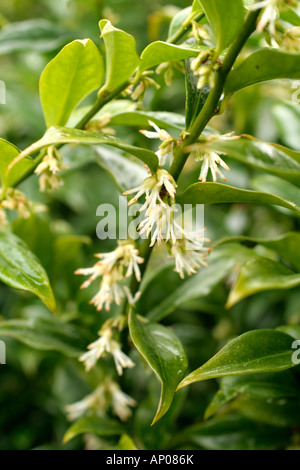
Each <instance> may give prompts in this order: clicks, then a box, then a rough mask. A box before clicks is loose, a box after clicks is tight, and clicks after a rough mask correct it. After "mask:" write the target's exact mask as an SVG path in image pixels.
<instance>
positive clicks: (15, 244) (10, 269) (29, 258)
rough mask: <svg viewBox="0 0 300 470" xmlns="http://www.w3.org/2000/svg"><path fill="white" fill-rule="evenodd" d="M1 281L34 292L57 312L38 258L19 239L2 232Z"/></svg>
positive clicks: (47, 280)
mask: <svg viewBox="0 0 300 470" xmlns="http://www.w3.org/2000/svg"><path fill="white" fill-rule="evenodd" d="M0 280H1V281H2V282H4V283H5V284H7V285H9V286H10V287H13V288H15V289H20V290H24V291H28V292H32V293H33V294H35V295H37V296H38V297H39V298H40V299H41V300H42V301H43V302H44V304H45V305H46V306H47V307H48V308H49V310H51V311H52V312H54V311H55V299H54V296H53V292H52V289H51V287H50V283H49V279H48V276H47V274H46V272H45V270H44V268H43V267H42V266H41V264H40V262H39V260H38V259H37V258H36V256H35V255H34V254H33V253H32V252H31V251H30V250H29V248H28V247H27V246H26V245H25V243H24V242H23V241H22V240H20V239H19V238H18V237H16V236H15V235H13V234H12V233H8V232H2V231H1V232H0Z"/></svg>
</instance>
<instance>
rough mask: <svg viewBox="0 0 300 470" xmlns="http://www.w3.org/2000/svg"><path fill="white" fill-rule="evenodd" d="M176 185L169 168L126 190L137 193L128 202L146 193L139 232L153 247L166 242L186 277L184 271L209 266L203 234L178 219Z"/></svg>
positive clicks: (193, 271)
mask: <svg viewBox="0 0 300 470" xmlns="http://www.w3.org/2000/svg"><path fill="white" fill-rule="evenodd" d="M176 187H177V184H176V182H175V181H174V179H173V177H172V176H171V175H170V174H169V173H168V172H167V171H166V170H162V169H159V170H158V171H157V172H156V173H155V174H154V175H153V176H151V177H149V178H147V179H146V180H145V181H144V182H143V184H142V185H141V186H139V187H137V188H134V189H132V190H129V191H126V193H125V194H132V193H136V196H135V197H134V198H133V199H131V200H130V201H129V205H131V204H134V203H136V202H137V200H138V199H139V198H140V197H141V196H143V195H145V199H146V201H145V203H144V205H143V206H142V208H141V211H145V217H144V220H143V221H142V222H141V223H140V226H139V231H140V234H143V233H146V235H147V237H150V239H151V243H150V246H153V245H154V244H155V243H157V244H158V245H160V244H161V242H162V241H164V242H165V243H166V244H167V248H168V249H169V252H170V255H171V256H172V257H174V258H175V271H176V272H178V273H179V275H180V276H181V277H182V278H183V277H184V270H185V271H186V272H187V273H188V275H191V274H193V273H195V272H196V270H197V269H201V267H202V266H207V264H206V262H205V257H206V256H207V253H206V252H207V249H206V248H204V246H203V244H204V241H207V240H206V239H203V236H202V234H201V235H200V234H199V233H196V232H187V231H186V230H185V229H184V228H183V227H182V226H181V225H180V224H179V223H178V222H177V221H176V212H177V207H176V204H175V203H174V202H175V194H176Z"/></svg>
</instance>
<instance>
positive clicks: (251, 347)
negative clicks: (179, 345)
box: [178, 330, 294, 388]
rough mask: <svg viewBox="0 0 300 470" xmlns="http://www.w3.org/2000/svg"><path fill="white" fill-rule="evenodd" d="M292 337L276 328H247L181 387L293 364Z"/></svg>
mask: <svg viewBox="0 0 300 470" xmlns="http://www.w3.org/2000/svg"><path fill="white" fill-rule="evenodd" d="M292 342H293V339H292V338H291V336H289V335H287V334H285V333H281V332H280V331H276V330H254V331H248V332H247V333H244V334H243V335H241V336H238V337H237V338H235V339H233V340H232V341H230V342H229V343H228V344H227V345H226V346H225V347H224V348H223V349H221V351H219V352H218V353H217V354H216V355H215V356H214V357H212V358H211V359H210V360H209V361H208V362H206V363H205V364H204V365H203V366H201V367H199V369H197V370H195V371H193V372H192V373H191V374H189V375H188V376H187V377H186V378H185V379H184V380H183V381H182V382H181V383H180V384H179V387H178V388H182V387H186V386H187V385H190V384H191V383H194V382H200V381H202V380H208V379H214V378H217V377H225V376H230V375H240V374H254V373H258V372H260V373H261V372H278V371H281V370H285V369H289V368H291V367H294V364H293V362H292V352H293V350H292V349H291V348H292Z"/></svg>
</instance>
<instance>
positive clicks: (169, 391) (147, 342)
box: [129, 311, 187, 424]
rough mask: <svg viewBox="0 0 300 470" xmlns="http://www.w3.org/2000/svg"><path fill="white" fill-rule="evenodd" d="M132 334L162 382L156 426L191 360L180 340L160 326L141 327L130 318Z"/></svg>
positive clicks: (133, 317) (152, 324)
mask: <svg viewBox="0 0 300 470" xmlns="http://www.w3.org/2000/svg"><path fill="white" fill-rule="evenodd" d="M129 331H130V335H131V338H132V341H133V342H134V345H135V347H136V348H137V350H138V351H139V352H140V354H141V355H142V356H143V357H144V359H145V360H146V361H147V362H148V364H149V366H150V367H151V368H152V369H153V371H154V372H155V374H156V375H157V377H158V379H159V381H160V382H161V396H160V401H159V405H158V409H157V412H156V415H155V417H154V419H153V422H152V424H154V423H156V422H157V421H158V420H159V419H160V418H162V417H163V416H164V415H165V414H166V412H167V411H168V409H169V408H170V406H171V404H172V401H173V397H174V393H175V390H176V387H177V385H178V384H179V382H180V380H181V379H182V377H183V376H184V373H185V371H186V368H187V357H186V354H185V351H184V349H183V346H182V344H181V342H180V340H179V339H178V338H177V336H176V335H175V334H174V333H172V332H171V331H170V330H169V329H168V328H166V327H164V326H162V325H158V324H156V323H141V322H140V321H139V320H138V319H137V316H136V314H135V313H134V312H133V311H131V312H130V314H129Z"/></svg>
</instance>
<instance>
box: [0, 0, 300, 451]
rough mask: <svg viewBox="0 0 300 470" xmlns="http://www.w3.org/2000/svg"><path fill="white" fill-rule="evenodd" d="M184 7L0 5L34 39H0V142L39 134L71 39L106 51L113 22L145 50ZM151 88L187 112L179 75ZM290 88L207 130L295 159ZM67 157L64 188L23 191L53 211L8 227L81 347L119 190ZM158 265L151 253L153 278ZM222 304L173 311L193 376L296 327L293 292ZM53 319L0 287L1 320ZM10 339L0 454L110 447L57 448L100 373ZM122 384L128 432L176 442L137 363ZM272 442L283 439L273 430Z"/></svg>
mask: <svg viewBox="0 0 300 470" xmlns="http://www.w3.org/2000/svg"><path fill="white" fill-rule="evenodd" d="M189 4H190V2H189V1H187V0H186V1H184V0H177V1H175V0H173V1H172V5H170V3H169V2H168V1H159V0H154V1H153V0H142V1H140V0H107V1H105V0H103V1H101V0H19V1H18V0H1V6H0V25H1V27H2V28H4V29H3V30H2V31H7V28H9V26H10V24H11V23H15V22H27V23H23V25H20V26H19V28H21V29H22V28H23V27H24V28H25V29H26V27H27V28H29V29H30V28H31V30H32V31H33V36H32V38H31V39H30V38H29V39H28V37H27V40H28V41H29V43H26V41H25V40H24V41H22V40H19V41H15V42H14V41H12V42H11V43H10V44H12V45H10V46H9V45H8V42H9V41H8V40H7V36H5V37H6V39H5V37H4V38H3V36H1V31H0V79H1V80H3V81H4V82H5V83H6V87H7V103H6V105H5V106H4V105H1V106H0V135H1V137H3V138H5V139H7V140H9V141H11V142H13V143H14V144H15V145H16V146H18V147H19V148H25V147H26V146H27V145H29V144H30V143H32V142H33V141H34V140H37V139H38V138H40V137H41V135H42V134H43V132H44V131H45V125H44V120H43V115H42V109H41V105H40V102H39V95H38V83H39V76H40V74H41V72H42V70H43V69H44V67H45V66H46V64H47V63H48V62H49V60H51V59H52V58H53V57H54V56H55V55H56V54H57V52H58V51H59V50H60V49H61V47H62V46H63V45H65V44H66V43H68V42H69V41H71V40H72V39H76V38H85V37H90V38H92V39H93V40H94V42H95V43H96V44H97V45H98V46H99V47H102V45H101V43H100V40H99V29H98V21H99V19H101V18H103V17H105V18H108V19H111V20H112V22H113V24H114V25H116V26H118V27H119V28H122V29H124V30H126V31H127V32H129V33H130V34H132V35H133V36H134V37H135V38H136V41H137V47H138V50H139V51H141V50H142V49H143V48H144V47H145V46H146V45H147V44H148V43H149V41H153V40H157V39H165V38H166V35H167V30H168V23H169V21H170V18H171V17H172V16H173V15H174V14H175V13H176V11H178V9H179V8H184V7H186V6H189ZM41 20H42V21H41ZM28 22H29V23H28ZM32 22H33V23H32ZM19 31H20V30H19ZM18 34H19V37H22V34H21V35H20V33H18ZM158 81H159V82H160V83H161V88H160V89H159V90H152V89H151V90H150V91H149V92H148V93H147V95H146V98H145V102H144V105H145V107H146V108H148V109H151V110H164V111H166V110H167V111H174V112H177V113H182V114H184V104H185V89H184V78H183V77H182V76H181V75H180V74H179V73H178V75H176V76H175V80H174V83H173V85H172V86H171V87H166V86H164V84H163V83H162V80H161V79H160V78H159V79H158ZM296 86H297V84H296ZM294 91H295V90H294V89H293V84H292V83H291V82H286V81H281V82H276V83H275V82H274V83H272V84H265V85H260V86H254V87H249V88H247V89H246V90H243V91H241V92H239V93H238V94H237V95H236V97H235V99H234V100H232V101H231V102H230V104H229V107H228V110H227V111H226V113H225V114H224V115H223V116H222V117H220V118H217V119H216V120H215V121H214V125H215V126H216V127H217V128H218V129H219V130H220V131H222V132H228V131H232V130H233V129H235V131H236V132H237V133H252V134H253V135H254V136H256V137H258V138H261V139H262V140H266V141H273V142H278V143H282V144H284V145H288V146H290V147H291V148H294V149H296V150H299V148H300V128H299V122H300V119H299V118H300V111H299V105H298V104H297V103H293V101H292V94H293V92H294ZM90 99H92V98H90ZM117 132H118V134H119V135H121V136H122V137H123V138H124V139H126V140H127V141H128V142H131V143H134V144H136V145H139V144H140V145H144V146H145V145H148V144H149V143H148V142H147V141H146V140H145V138H144V137H143V136H141V135H140V134H138V132H137V130H136V129H135V128H119V129H117ZM64 155H65V158H66V161H67V162H68V164H69V170H67V171H66V172H65V177H64V180H65V184H64V186H63V187H62V188H61V189H59V190H58V191H56V192H55V193H53V194H48V195H41V194H40V193H39V191H38V179H37V177H36V176H32V177H31V178H29V180H28V181H26V182H25V183H23V184H22V186H21V188H20V189H21V190H23V191H24V192H25V193H26V195H27V196H28V197H30V198H31V199H32V200H34V201H35V202H42V203H45V204H47V206H48V208H49V210H48V212H45V213H41V214H37V215H36V216H34V217H31V218H30V219H28V220H12V223H13V231H14V233H16V234H17V235H18V236H19V237H21V238H22V239H23V240H25V241H26V243H27V244H28V245H29V247H30V249H31V250H32V251H33V252H35V253H36V254H37V256H38V257H39V259H40V260H41V262H42V264H43V266H44V267H45V268H46V270H47V272H48V273H49V277H50V280H51V283H52V286H53V288H54V292H55V295H56V298H57V300H58V307H59V308H58V313H57V315H58V316H59V319H60V321H62V322H63V323H67V322H72V323H73V324H74V325H75V326H80V328H81V331H84V332H85V333H84V335H82V336H81V338H80V341H81V342H82V349H83V350H84V348H85V347H86V345H87V344H88V342H90V341H92V340H93V339H95V336H96V333H97V331H98V329H99V327H100V325H101V324H102V322H103V321H104V319H105V318H106V317H105V315H106V314H102V313H101V315H99V314H98V315H96V314H95V311H94V308H93V307H90V306H89V305H88V301H89V299H90V292H85V291H79V286H80V279H78V278H76V277H75V276H74V275H73V272H74V270H75V269H76V268H78V267H80V266H88V265H89V264H91V261H92V255H93V253H94V252H97V251H100V252H103V251H106V250H108V249H110V248H114V242H113V241H108V242H101V241H99V240H97V238H96V234H95V228H96V224H97V221H98V220H97V217H96V208H97V206H98V205H99V204H101V203H105V202H107V201H110V202H111V201H113V202H115V203H116V205H117V197H118V192H117V189H116V188H115V186H114V184H113V182H112V181H111V180H110V179H109V178H108V177H107V175H106V173H104V171H103V170H102V169H101V168H100V166H98V165H97V163H96V162H95V159H94V153H93V151H92V150H90V149H87V148H85V149H82V148H76V149H74V148H70V149H66V150H65V154H64ZM230 166H231V169H232V171H231V173H230V175H229V183H232V184H234V185H237V186H240V187H243V188H249V187H252V188H256V189H261V188H263V187H265V185H266V184H267V183H268V181H269V183H270V184H271V182H270V179H269V180H268V177H267V176H265V175H264V174H262V173H261V174H259V173H258V172H256V171H255V170H252V169H249V168H246V167H244V166H242V165H241V164H238V163H237V162H231V164H230ZM198 171H199V168H198V167H197V166H196V165H195V164H193V163H190V164H189V165H188V166H187V172H186V174H185V176H184V177H183V178H182V180H181V182H180V184H181V185H182V186H183V185H186V184H187V183H189V182H193V181H196V180H197V178H198ZM205 225H206V226H207V233H208V236H209V238H211V240H212V241H214V240H216V239H217V238H219V237H220V236H224V235H250V236H251V235H252V236H256V237H259V236H262V237H266V236H270V237H272V236H276V235H281V234H283V233H285V232H287V231H292V230H297V229H299V221H297V220H296V218H294V217H293V216H291V214H290V213H289V212H288V211H286V210H284V209H279V208H275V207H268V208H267V207H256V206H255V207H252V206H245V205H240V204H233V205H222V206H215V207H211V206H210V207H209V208H208V209H206V212H205ZM159 260H160V254H159V253H157V254H156V257H154V260H153V262H152V265H153V266H152V269H154V268H155V265H156V264H159ZM165 282H166V281H165ZM163 295H164V292H161V289H159V284H157V285H156V286H154V288H153V294H152V295H151V298H149V299H148V302H149V304H150V303H151V302H152V304H153V305H154V304H155V302H156V301H158V299H159V298H161V297H162V296H163ZM226 295H227V288H226V283H224V284H221V285H219V286H218V287H217V288H215V289H214V291H213V292H211V293H210V294H209V295H208V296H207V297H205V298H202V299H200V300H199V301H197V302H194V303H193V304H191V305H186V306H185V307H184V308H181V309H178V310H177V311H176V312H174V313H173V314H172V316H171V317H170V318H168V319H167V320H166V322H165V323H166V324H167V325H169V324H170V325H172V327H173V329H174V330H175V332H176V333H177V334H178V336H179V337H180V338H181V340H182V342H183V343H184V346H185V348H186V349H187V352H188V356H189V358H190V367H191V369H193V368H195V367H197V366H198V365H199V364H200V363H203V362H204V361H206V360H207V359H209V358H210V357H211V356H212V355H213V354H214V353H215V352H216V350H218V348H219V347H220V346H222V345H223V344H225V342H226V341H227V340H228V338H230V337H232V336H233V335H236V334H241V333H243V332H244V331H248V330H250V329H255V328H272V327H276V326H278V325H281V324H284V323H291V322H292V323H297V322H299V320H300V307H299V305H300V294H299V290H297V289H292V290H290V291H288V294H287V293H286V292H285V291H278V292H266V293H262V294H258V295H256V296H254V297H251V298H249V299H246V300H245V301H242V302H241V303H240V304H238V305H237V306H235V307H234V308H232V309H231V310H230V311H225V309H224V304H225V302H226ZM182 315H184V319H185V324H184V325H182V324H181V319H182ZM49 316H50V314H49V313H48V312H47V311H46V309H45V308H44V307H43V306H42V305H41V302H40V301H39V300H37V299H34V298H33V297H32V296H31V295H27V294H24V293H19V292H15V291H13V290H12V289H10V288H8V287H6V286H4V285H2V284H0V318H2V319H3V318H6V319H13V318H18V319H20V318H23V319H26V320H30V319H37V318H38V319H40V318H42V319H45V318H46V319H48V317H49ZM5 341H6V345H7V365H6V366H0V368H1V369H0V377H1V381H0V383H1V385H0V410H1V412H0V449H32V448H84V447H88V448H89V447H97V446H98V447H101V446H102V448H106V446H108V445H109V444H107V443H105V442H104V443H101V442H96V443H95V442H94V441H92V439H91V438H89V439H83V438H77V439H75V440H73V441H71V442H70V443H69V444H68V445H67V446H62V444H61V441H62V437H63V434H64V432H65V431H66V429H67V427H68V425H69V424H68V422H67V420H66V416H65V412H64V407H65V406H66V405H67V404H69V403H72V402H73V401H76V400H79V399H81V398H82V397H83V396H84V395H85V394H87V393H88V392H89V390H90V389H91V388H92V389H93V388H94V387H95V385H97V383H98V381H99V376H98V375H97V372H91V373H90V374H88V377H86V374H85V373H84V370H83V367H82V366H80V365H79V364H77V361H76V360H74V359H70V358H68V357H66V356H64V355H63V354H60V353H59V352H49V351H44V352H43V351H38V350H37V349H32V348H30V347H28V346H26V345H24V344H22V343H20V342H18V341H16V340H13V339H8V338H5ZM29 342H30V341H29ZM134 354H136V353H134ZM108 364H109V361H108ZM122 385H123V387H124V389H125V390H126V391H127V392H128V393H129V394H130V395H132V396H134V397H135V399H137V401H138V402H140V403H142V405H141V406H140V408H139V411H138V413H137V415H136V416H135V419H134V421H133V422H132V423H131V424H129V429H130V431H131V432H132V433H133V435H134V434H135V433H136V435H137V436H139V437H138V438H139V439H140V443H141V446H142V447H149V448H163V445H164V443H166V439H168V438H169V437H170V434H171V433H172V431H170V429H171V428H170V422H169V421H171V419H170V418H167V419H165V420H162V423H161V424H159V425H158V426H157V427H156V428H155V429H151V428H150V427H149V423H150V421H151V417H152V416H153V412H154V409H155V406H156V404H157V398H158V390H159V389H158V385H157V383H156V379H155V378H154V377H153V375H151V376H149V373H148V371H147V370H146V369H145V368H143V367H142V366H138V367H137V368H136V369H134V370H132V371H129V372H128V374H126V379H122ZM216 390H217V384H216V383H215V382H210V381H209V382H207V383H204V384H200V385H196V386H194V387H193V388H192V389H191V391H190V392H189V398H188V400H187V401H185V402H184V396H183V395H180V394H179V398H178V399H176V403H175V404H174V409H173V414H172V413H171V414H172V416H173V419H174V420H176V416H177V411H176V410H177V409H181V412H180V418H179V420H178V421H177V424H176V429H181V428H182V427H183V426H184V425H186V424H193V423H194V422H197V420H200V419H201V418H202V416H203V412H204V410H205V407H206V406H207V404H208V403H209V400H210V399H211V397H212V395H213V393H214V392H215V391H216ZM168 420H169V421H168ZM173 425H174V423H172V426H173ZM275 431H276V430H275ZM267 432H269V431H268V429H267V431H266V433H267ZM278 433H279V434H280V433H281V434H282V436H284V435H285V434H284V433H285V431H284V432H283V431H281V430H280V429H279V430H278ZM281 445H284V444H282V443H280V445H279V446H281ZM196 447H197V446H196Z"/></svg>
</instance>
